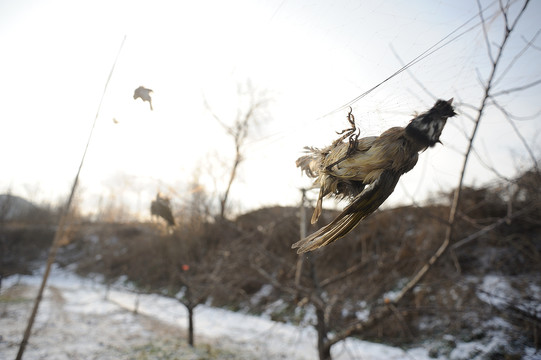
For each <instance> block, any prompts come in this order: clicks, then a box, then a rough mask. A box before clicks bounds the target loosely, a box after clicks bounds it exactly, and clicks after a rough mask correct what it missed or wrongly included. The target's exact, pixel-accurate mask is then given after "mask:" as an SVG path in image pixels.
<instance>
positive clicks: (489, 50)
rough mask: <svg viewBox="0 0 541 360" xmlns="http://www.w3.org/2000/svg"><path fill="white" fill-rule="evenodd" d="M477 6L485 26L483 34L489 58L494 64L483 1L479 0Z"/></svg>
mask: <svg viewBox="0 0 541 360" xmlns="http://www.w3.org/2000/svg"><path fill="white" fill-rule="evenodd" d="M477 8H478V9H479V17H480V18H481V24H482V27H483V36H484V38H485V44H486V46H487V53H488V58H489V59H490V62H491V63H492V64H494V57H493V56H492V50H491V46H490V41H489V40H488V32H487V27H486V21H485V18H484V16H483V8H482V6H481V1H480V0H477Z"/></svg>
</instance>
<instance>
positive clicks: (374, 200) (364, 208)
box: [292, 170, 400, 254]
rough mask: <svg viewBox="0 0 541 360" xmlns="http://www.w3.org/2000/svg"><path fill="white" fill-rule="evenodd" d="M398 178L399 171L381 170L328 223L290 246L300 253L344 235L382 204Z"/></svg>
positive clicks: (324, 244)
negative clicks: (372, 180) (374, 178)
mask: <svg viewBox="0 0 541 360" xmlns="http://www.w3.org/2000/svg"><path fill="white" fill-rule="evenodd" d="M398 179H400V174H399V173H397V172H394V171H391V170H385V171H383V172H382V173H381V174H380V176H379V177H378V178H377V179H376V180H375V181H374V182H372V183H371V184H369V185H368V186H366V187H365V188H364V190H363V191H362V192H361V193H360V194H359V195H357V196H356V197H355V198H354V199H353V201H352V202H351V204H349V205H348V206H347V207H346V208H345V209H344V210H343V211H342V212H341V213H340V215H338V216H337V217H336V218H335V219H334V220H333V221H332V222H331V223H330V224H328V225H326V226H324V227H322V228H321V229H319V230H318V231H316V232H315V233H313V234H312V235H310V236H308V237H306V238H304V239H302V240H300V241H298V242H296V243H295V244H293V246H292V248H294V249H295V248H298V250H297V253H298V254H301V253H305V252H307V251H312V250H315V249H317V248H320V247H322V246H326V245H328V244H330V243H332V242H333V241H336V240H338V239H340V238H341V237H343V236H345V235H346V234H347V233H349V232H350V231H351V230H353V228H354V227H355V226H357V224H358V223H359V222H360V221H361V220H362V219H364V218H365V217H367V216H368V215H370V214H371V213H373V212H374V211H376V209H377V208H378V207H379V206H380V205H381V204H383V202H384V201H385V200H386V199H387V198H388V197H389V195H391V194H392V192H393V190H394V188H395V186H396V184H397V183H398Z"/></svg>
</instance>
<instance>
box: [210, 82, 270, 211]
mask: <svg viewBox="0 0 541 360" xmlns="http://www.w3.org/2000/svg"><path fill="white" fill-rule="evenodd" d="M237 93H238V98H239V105H238V108H237V114H236V117H235V118H234V119H233V120H232V121H227V120H224V119H222V118H221V117H220V116H218V115H217V114H215V113H214V112H213V111H212V108H211V106H210V105H209V104H208V102H207V101H206V99H205V106H206V107H207V109H208V110H209V112H210V113H211V114H212V116H213V117H214V119H215V120H216V121H217V122H218V123H219V124H220V125H221V126H222V128H223V129H224V130H225V132H226V133H227V135H228V136H230V137H231V139H232V140H233V146H234V150H235V154H234V157H233V161H232V163H231V167H230V170H229V178H228V180H227V184H226V187H225V190H224V191H223V194H222V195H220V219H225V216H226V213H227V210H228V206H229V195H230V192H231V187H232V185H233V182H234V181H235V179H236V178H237V175H238V174H237V172H238V169H239V166H240V164H241V163H242V161H243V160H244V159H245V145H246V141H247V140H248V138H249V136H250V133H251V131H252V129H253V128H254V127H255V126H256V125H257V124H258V123H261V122H262V121H264V120H265V119H267V118H268V114H267V106H268V104H269V102H270V98H269V96H268V94H267V93H266V92H265V91H259V90H257V89H255V88H254V87H253V85H252V84H251V83H250V82H249V81H248V82H246V84H245V85H238V88H237Z"/></svg>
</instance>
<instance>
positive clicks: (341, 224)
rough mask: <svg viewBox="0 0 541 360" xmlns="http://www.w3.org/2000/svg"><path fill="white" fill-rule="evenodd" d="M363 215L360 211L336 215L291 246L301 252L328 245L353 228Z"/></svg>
mask: <svg viewBox="0 0 541 360" xmlns="http://www.w3.org/2000/svg"><path fill="white" fill-rule="evenodd" d="M363 217H364V214H362V213H351V214H347V215H344V216H338V217H337V218H336V219H334V221H333V222H331V223H330V224H328V225H326V226H324V227H322V228H321V229H319V230H318V231H316V232H315V233H313V234H312V235H310V236H308V237H306V238H304V239H302V240H300V241H298V242H296V243H295V244H293V246H292V247H293V248H298V250H297V253H298V254H302V253H305V252H307V251H312V250H315V249H317V248H320V247H322V246H325V245H328V244H330V243H332V242H333V241H335V240H337V239H339V238H341V237H343V236H345V235H346V234H347V233H349V232H350V231H351V230H353V228H354V227H355V226H357V224H359V222H360V221H361V220H362V218H363Z"/></svg>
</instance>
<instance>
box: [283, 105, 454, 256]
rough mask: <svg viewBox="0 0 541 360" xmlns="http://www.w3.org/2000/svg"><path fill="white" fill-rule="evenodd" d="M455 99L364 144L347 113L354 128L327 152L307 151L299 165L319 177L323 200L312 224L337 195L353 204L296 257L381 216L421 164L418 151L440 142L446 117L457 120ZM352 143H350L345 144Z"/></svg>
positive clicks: (298, 244) (308, 240)
mask: <svg viewBox="0 0 541 360" xmlns="http://www.w3.org/2000/svg"><path fill="white" fill-rule="evenodd" d="M452 103H453V99H450V100H448V101H444V100H438V101H436V103H435V104H434V106H433V107H432V108H431V109H430V110H428V111H426V112H424V113H422V114H419V115H417V116H415V117H414V118H413V119H412V120H411V121H410V122H409V124H408V125H407V126H406V127H405V128H404V127H392V128H390V129H388V130H386V131H385V132H383V133H382V134H381V135H380V136H370V137H365V138H361V139H359V133H358V131H357V129H356V126H355V118H354V117H353V114H352V113H351V111H350V113H349V114H348V120H349V122H350V124H351V125H352V127H351V128H350V129H346V130H344V131H342V132H341V133H339V134H343V135H342V136H341V137H340V138H339V139H337V140H336V141H335V142H333V143H332V145H331V146H328V147H326V148H324V149H316V148H311V147H308V148H306V150H307V153H308V155H305V156H302V157H300V158H299V159H298V160H297V162H296V164H297V167H300V168H301V171H304V172H305V173H306V175H308V176H309V177H312V178H315V181H314V187H319V188H320V191H319V198H318V200H317V203H316V207H315V210H314V213H313V216H312V224H313V223H315V222H316V221H317V220H318V218H319V216H320V215H321V211H322V206H323V198H324V197H325V196H328V195H333V196H335V197H336V198H338V199H343V198H347V199H349V200H350V203H349V205H348V206H346V208H344V210H343V211H342V213H340V215H338V216H337V217H336V218H335V219H334V220H333V221H332V222H331V223H330V224H328V225H326V226H324V227H322V228H321V229H319V230H318V231H316V232H315V233H313V234H312V235H310V236H308V237H306V238H304V239H301V240H300V241H298V242H296V243H295V244H293V246H292V248H298V250H297V253H299V254H300V253H304V252H307V251H312V250H315V249H317V248H320V247H322V246H326V245H328V244H330V243H332V242H333V241H336V240H338V239H340V238H341V237H343V236H345V235H346V234H347V233H349V232H350V231H351V230H352V229H353V228H354V227H355V226H357V224H358V223H359V222H360V221H361V220H362V219H364V218H365V217H367V216H368V215H370V214H371V213H373V212H374V211H376V209H377V208H378V207H379V206H380V205H381V204H383V202H384V201H385V200H386V199H387V198H388V197H389V195H391V193H392V192H393V191H394V188H395V186H396V184H397V182H398V179H400V176H401V175H402V174H405V173H407V172H408V171H410V170H411V169H413V167H414V166H415V164H416V163H417V159H418V157H419V152H420V151H423V150H426V149H427V148H428V147H433V146H434V145H436V143H438V142H440V140H439V139H440V135H441V132H442V130H443V127H444V126H445V123H446V122H447V118H450V117H453V116H455V115H456V113H455V111H454V109H453V106H452ZM346 138H349V139H348V140H349V141H344V140H345V139H346Z"/></svg>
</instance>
